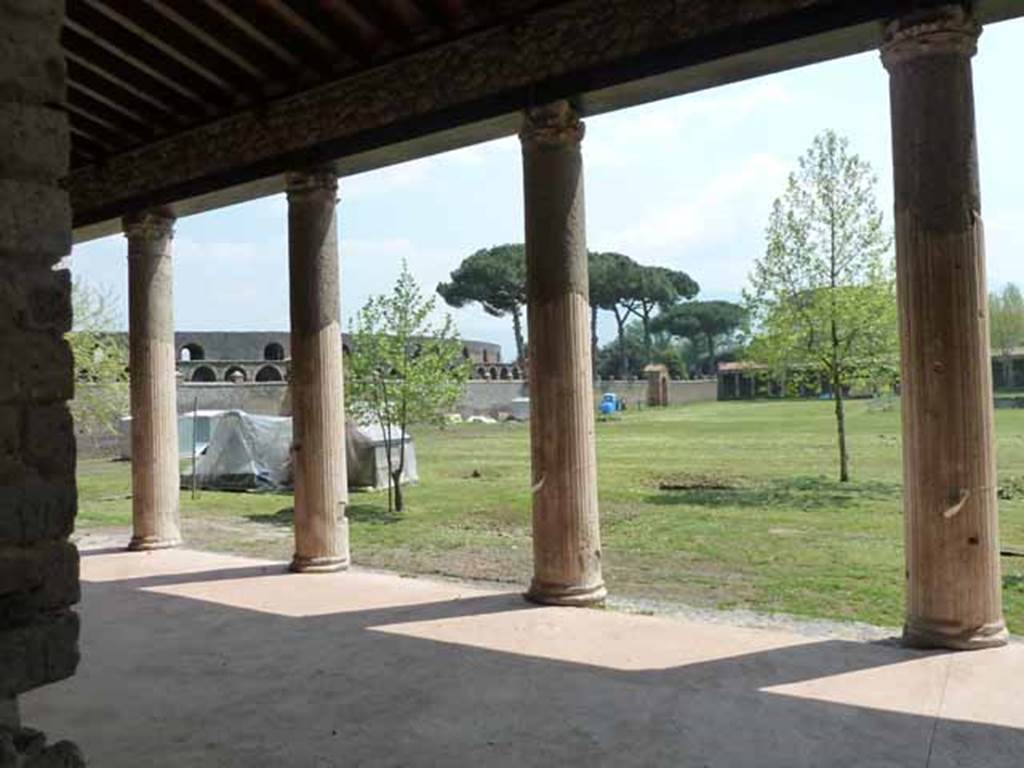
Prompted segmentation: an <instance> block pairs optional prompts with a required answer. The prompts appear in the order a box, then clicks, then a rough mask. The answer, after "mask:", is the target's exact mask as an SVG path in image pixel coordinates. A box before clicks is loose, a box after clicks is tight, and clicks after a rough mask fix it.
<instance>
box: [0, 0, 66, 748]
mask: <svg viewBox="0 0 1024 768" xmlns="http://www.w3.org/2000/svg"><path fill="white" fill-rule="evenodd" d="M63 21H64V2H63V0H15V1H14V2H10V1H9V0H0V764H3V765H5V766H6V765H11V764H13V765H22V764H24V765H28V764H29V762H31V764H32V765H40V766H41V765H68V766H72V765H82V764H83V763H81V761H79V762H77V763H76V762H67V761H66V762H56V760H55V758H57V757H59V756H61V755H68V754H69V749H70V750H73V748H72V747H71V746H70V745H66V744H65V745H63V746H60V747H59V749H58V748H57V747H51V748H49V749H47V750H46V751H43V746H42V741H43V740H42V737H41V735H39V734H38V733H35V732H33V731H31V730H30V729H27V728H25V729H23V728H22V727H21V725H20V719H19V717H18V703H17V697H18V696H19V695H20V694H22V693H25V692H26V691H31V690H32V689H34V688H38V687H40V686H42V685H46V684H48V683H52V682H55V681H57V680H62V679H64V678H66V677H69V676H70V675H72V674H74V672H75V668H76V667H77V665H78V615H77V614H76V613H75V611H74V610H73V609H72V606H73V605H74V604H75V603H77V602H78V599H79V580H78V551H77V550H76V549H75V545H74V544H72V543H71V542H69V541H68V537H69V535H70V534H71V531H72V530H73V528H74V523H75V512H76V499H77V495H76V490H75V436H74V430H73V428H72V422H71V414H70V412H69V410H68V406H67V401H68V400H70V399H71V398H72V397H73V392H74V365H73V363H72V356H71V348H70V346H69V345H68V342H67V341H66V340H65V338H64V335H65V334H66V333H67V332H68V331H69V330H70V329H71V279H70V273H69V272H68V270H67V269H55V268H54V267H55V266H56V265H58V264H59V263H60V262H61V260H62V259H63V258H64V257H65V256H67V254H68V252H69V251H70V250H71V208H70V205H69V202H68V193H67V189H66V185H65V182H66V179H67V174H68V151H69V149H68V145H69V138H70V137H69V132H68V119H67V112H66V110H65V109H64V106H63V105H64V103H65V68H64V56H63V53H62V51H61V46H60V30H61V25H62V24H63ZM26 746H28V747H29V748H30V749H31V751H32V752H33V753H34V754H33V755H32V756H31V757H30V756H29V755H27V754H24V753H25V752H26V751H27V750H26ZM73 751H74V752H77V750H73ZM40 753H41V754H40ZM78 756H79V757H80V755H78ZM22 758H24V763H23V762H22Z"/></svg>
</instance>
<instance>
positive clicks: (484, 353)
mask: <svg viewBox="0 0 1024 768" xmlns="http://www.w3.org/2000/svg"><path fill="white" fill-rule="evenodd" d="M482 359H483V362H485V363H487V362H490V361H489V360H488V359H487V350H486V349H485V350H484V351H483V358H482Z"/></svg>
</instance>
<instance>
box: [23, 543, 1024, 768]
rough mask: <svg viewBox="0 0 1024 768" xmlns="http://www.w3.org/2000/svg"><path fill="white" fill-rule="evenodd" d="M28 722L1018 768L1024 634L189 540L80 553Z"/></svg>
mask: <svg viewBox="0 0 1024 768" xmlns="http://www.w3.org/2000/svg"><path fill="white" fill-rule="evenodd" d="M82 577H83V581H84V585H83V587H84V596H83V602H82V607H81V610H82V616H83V621H84V623H83V634H82V650H83V661H82V665H81V667H80V671H79V674H78V675H77V676H76V677H74V678H73V679H71V680H68V681H65V682H63V683H60V684H57V685H53V686H50V687H48V688H45V689H42V690H40V691H36V692H34V693H32V694H29V695H28V696H26V697H25V698H24V699H23V706H22V715H23V720H24V721H25V722H26V724H31V725H32V726H34V727H40V728H43V729H44V730H46V731H48V732H49V734H50V735H51V737H52V738H55V739H56V738H70V739H73V740H75V741H76V742H78V743H79V744H80V746H81V747H82V748H83V750H84V751H85V753H86V754H87V755H88V756H89V758H90V763H91V765H93V766H96V768H110V767H116V766H131V767H132V768H137V766H175V768H180V767H181V766H248V767H252V766H358V765H368V766H370V765H372V766H444V765H450V766H492V765H509V766H512V765H515V766H527V765H529V766H534V765H535V766H575V765H581V766H584V765H585V766H598V765H601V766H604V765H608V766H652V765H671V766H716V767H717V766H786V768H793V767H794V766H849V765H863V766H900V767H901V768H903V767H905V766H934V767H938V766H986V767H988V768H994V767H995V766H1021V765H1024V695H1022V693H1021V691H1022V686H1024V644H1020V643H1013V644H1011V645H1010V646H1009V647H1007V648H1003V649H997V650H991V651H979V652H974V653H960V654H952V653H948V654H947V653H922V652H915V651H909V650H904V649H902V648H899V647H896V646H894V645H891V644H884V643H864V642H853V641H849V640H841V639H835V638H828V637H809V636H806V635H798V634H790V633H786V632H781V631H766V630H759V629H750V628H744V627H731V626H728V625H724V624H721V623H703V622H696V621H684V620H679V619H675V618H668V617H655V616H638V615H629V614H623V613H616V612H613V611H598V610H579V609H569V608H538V607H532V606H529V605H528V604H526V603H525V602H523V600H522V599H521V598H520V597H519V595H518V594H513V593H508V592H495V591H486V590H482V589H477V588H474V587H470V586H464V585H461V584H454V583H447V582H438V581H429V580H425V579H409V578H401V577H399V576H394V575H388V574H380V573H368V572H360V571H351V572H348V573H341V574H333V575H327V576H323V575H320V576H316V575H291V574H286V573H285V572H284V570H283V566H282V565H281V564H277V563H268V562H265V561H257V560H248V559H242V558H236V557H229V556H224V555H213V554H208V553H200V552H192V551H188V550H176V551H163V552H153V553H146V554H134V553H126V552H114V551H110V550H94V551H87V552H84V553H83V559H82Z"/></svg>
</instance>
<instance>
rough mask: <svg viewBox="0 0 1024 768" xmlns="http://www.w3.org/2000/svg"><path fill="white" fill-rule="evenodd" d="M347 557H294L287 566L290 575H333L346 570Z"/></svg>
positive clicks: (347, 564)
mask: <svg viewBox="0 0 1024 768" xmlns="http://www.w3.org/2000/svg"><path fill="white" fill-rule="evenodd" d="M348 566H349V559H348V558H347V557H303V556H300V555H295V556H294V557H292V562H291V564H290V565H289V566H288V570H289V571H291V572H292V573H335V572H336V571H345V570H348Z"/></svg>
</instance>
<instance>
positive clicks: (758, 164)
mask: <svg viewBox="0 0 1024 768" xmlns="http://www.w3.org/2000/svg"><path fill="white" fill-rule="evenodd" d="M788 170H789V168H788V166H787V165H786V163H784V162H783V161H782V160H781V159H779V158H778V157H776V156H774V155H771V154H765V153H758V154H754V155H751V156H749V157H748V158H746V160H744V161H743V163H742V164H740V165H739V166H737V167H735V168H732V169H730V170H728V171H725V172H723V173H722V174H720V175H719V176H716V177H715V178H713V179H712V180H711V182H710V183H709V184H708V185H707V186H706V187H705V188H704V189H703V190H702V191H701V192H700V193H699V194H698V195H696V196H695V197H691V198H688V199H684V200H679V201H676V202H673V203H671V204H669V205H668V206H665V207H662V208H660V209H657V210H655V211H653V212H652V213H650V214H648V215H646V216H644V217H642V218H641V219H640V220H639V221H638V222H637V223H636V224H635V225H634V226H631V227H629V228H627V229H623V230H620V231H618V232H609V233H602V234H600V236H599V238H598V239H599V241H600V242H602V243H607V244H610V245H611V246H612V247H613V248H615V249H618V250H622V251H624V252H626V253H630V252H636V251H643V250H648V249H665V248H674V249H681V248H685V247H690V246H694V245H696V244H699V243H704V244H707V243H708V242H713V241H719V240H722V239H726V238H727V237H728V236H730V235H731V234H732V233H734V232H735V231H736V230H737V229H738V228H740V227H746V226H749V225H751V224H754V225H755V226H760V222H761V221H763V219H764V215H765V212H766V207H767V205H768V203H769V201H770V200H771V199H772V198H773V197H774V196H775V195H776V194H777V192H778V190H779V189H780V188H781V185H782V182H783V181H784V179H785V178H786V174H787V173H788Z"/></svg>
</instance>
